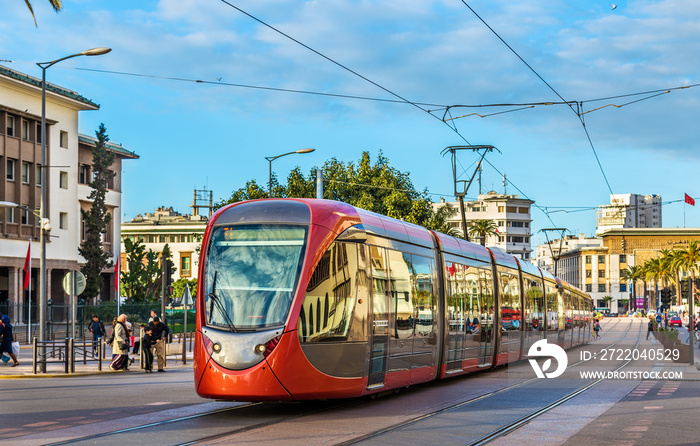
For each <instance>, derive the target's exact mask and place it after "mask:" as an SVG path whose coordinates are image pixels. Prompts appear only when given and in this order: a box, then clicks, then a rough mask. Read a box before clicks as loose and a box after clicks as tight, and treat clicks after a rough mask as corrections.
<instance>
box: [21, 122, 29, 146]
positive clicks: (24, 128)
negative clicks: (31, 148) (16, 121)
mask: <svg viewBox="0 0 700 446" xmlns="http://www.w3.org/2000/svg"><path fill="white" fill-rule="evenodd" d="M22 139H24V140H25V141H28V140H29V121H24V120H23V121H22Z"/></svg>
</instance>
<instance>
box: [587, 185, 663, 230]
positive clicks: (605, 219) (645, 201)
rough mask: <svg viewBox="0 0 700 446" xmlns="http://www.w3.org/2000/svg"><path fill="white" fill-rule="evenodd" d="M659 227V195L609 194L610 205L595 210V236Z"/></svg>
mask: <svg viewBox="0 0 700 446" xmlns="http://www.w3.org/2000/svg"><path fill="white" fill-rule="evenodd" d="M660 227H661V196H660V195H637V194H611V195H610V204H607V205H601V206H598V209H597V210H596V235H600V234H602V233H604V232H605V231H609V230H611V229H622V228H660Z"/></svg>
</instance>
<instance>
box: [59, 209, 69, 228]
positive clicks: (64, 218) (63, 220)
mask: <svg viewBox="0 0 700 446" xmlns="http://www.w3.org/2000/svg"><path fill="white" fill-rule="evenodd" d="M58 227H59V228H61V229H68V213H67V212H61V213H59V214H58Z"/></svg>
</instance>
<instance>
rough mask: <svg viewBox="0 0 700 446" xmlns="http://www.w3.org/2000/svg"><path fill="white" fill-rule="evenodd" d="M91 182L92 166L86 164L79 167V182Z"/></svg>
mask: <svg viewBox="0 0 700 446" xmlns="http://www.w3.org/2000/svg"><path fill="white" fill-rule="evenodd" d="M89 182H90V166H87V165H85V164H83V165H81V166H80V167H78V183H80V184H88V183H89Z"/></svg>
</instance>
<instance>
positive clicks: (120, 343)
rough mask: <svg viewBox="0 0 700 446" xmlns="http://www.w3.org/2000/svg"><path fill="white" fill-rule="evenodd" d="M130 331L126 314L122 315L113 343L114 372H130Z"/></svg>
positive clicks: (112, 367) (119, 318) (112, 364)
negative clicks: (127, 326)
mask: <svg viewBox="0 0 700 446" xmlns="http://www.w3.org/2000/svg"><path fill="white" fill-rule="evenodd" d="M128 367H129V331H128V330H127V328H126V314H120V315H119V317H118V318H117V323H116V324H115V325H114V340H113V341H112V362H111V363H110V364H109V368H110V369H112V370H129V368H128Z"/></svg>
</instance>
